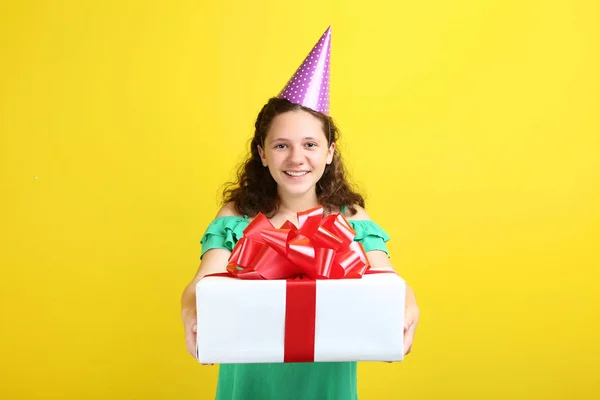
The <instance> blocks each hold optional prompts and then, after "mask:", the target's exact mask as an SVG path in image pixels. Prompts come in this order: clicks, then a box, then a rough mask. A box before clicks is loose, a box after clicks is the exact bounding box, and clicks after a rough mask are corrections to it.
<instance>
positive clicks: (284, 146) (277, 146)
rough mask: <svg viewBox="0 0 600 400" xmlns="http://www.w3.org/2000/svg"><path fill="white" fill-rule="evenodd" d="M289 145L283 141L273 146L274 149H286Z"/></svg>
mask: <svg viewBox="0 0 600 400" xmlns="http://www.w3.org/2000/svg"><path fill="white" fill-rule="evenodd" d="M286 147H287V146H286V145H285V144H283V143H279V144H276V145H275V146H273V148H274V149H285V148H286Z"/></svg>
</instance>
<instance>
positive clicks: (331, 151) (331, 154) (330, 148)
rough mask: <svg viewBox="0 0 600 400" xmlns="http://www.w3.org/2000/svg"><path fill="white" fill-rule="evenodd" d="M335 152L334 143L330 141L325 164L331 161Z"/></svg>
mask: <svg viewBox="0 0 600 400" xmlns="http://www.w3.org/2000/svg"><path fill="white" fill-rule="evenodd" d="M334 153H335V143H331V146H329V150H327V165H329V164H331V162H332V161H333V154H334Z"/></svg>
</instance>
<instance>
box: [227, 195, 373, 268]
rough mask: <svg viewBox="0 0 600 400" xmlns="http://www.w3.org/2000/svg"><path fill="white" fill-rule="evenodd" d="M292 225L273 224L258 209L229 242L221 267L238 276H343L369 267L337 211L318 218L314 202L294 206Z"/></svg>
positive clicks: (319, 211) (360, 247) (320, 214)
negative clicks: (301, 208) (232, 244)
mask: <svg viewBox="0 0 600 400" xmlns="http://www.w3.org/2000/svg"><path fill="white" fill-rule="evenodd" d="M298 225H299V227H298V228H296V226H295V225H294V224H292V223H291V222H290V221H286V222H285V223H284V224H283V225H282V226H281V228H279V229H275V227H274V226H273V224H271V222H270V221H269V220H268V219H267V217H266V216H265V215H264V214H262V213H259V214H258V215H257V216H256V218H254V220H252V222H251V223H250V224H249V225H248V226H247V227H246V229H244V236H243V237H242V238H241V239H240V240H239V241H238V242H237V244H236V245H235V247H234V248H233V251H232V253H231V256H230V257H229V263H230V264H229V265H228V266H227V271H229V273H230V274H231V275H233V276H235V277H237V278H240V279H290V278H309V279H346V278H361V277H362V276H363V274H364V273H365V272H366V271H367V270H368V269H369V267H370V266H369V262H368V260H367V255H366V253H365V251H364V249H363V247H362V245H361V244H360V243H358V242H355V241H354V236H355V235H356V232H355V231H354V230H353V229H352V227H351V226H350V224H349V223H348V221H347V220H346V219H345V218H344V216H343V215H341V214H331V215H329V216H327V217H325V218H323V207H322V206H319V207H316V208H313V209H310V210H306V211H303V212H299V213H298Z"/></svg>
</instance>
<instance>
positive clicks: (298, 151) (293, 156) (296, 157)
mask: <svg viewBox="0 0 600 400" xmlns="http://www.w3.org/2000/svg"><path fill="white" fill-rule="evenodd" d="M289 162H290V163H291V164H294V165H301V164H303V163H304V154H303V153H302V147H301V146H293V147H291V148H290V152H289Z"/></svg>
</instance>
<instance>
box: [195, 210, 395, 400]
mask: <svg viewBox="0 0 600 400" xmlns="http://www.w3.org/2000/svg"><path fill="white" fill-rule="evenodd" d="M348 222H349V223H350V225H351V226H352V228H353V229H354V230H355V231H356V236H355V238H354V240H355V241H357V242H360V243H362V245H363V247H364V249H365V251H366V252H369V251H373V250H380V251H384V252H385V253H386V254H387V253H388V251H387V247H386V242H387V241H388V240H389V239H390V237H389V236H388V235H387V233H385V232H384V231H383V229H381V227H379V225H377V224H376V223H375V222H373V221H370V220H348ZM248 224H249V220H248V217H247V216H244V217H237V216H231V217H219V218H216V219H215V220H213V221H212V223H211V224H210V225H209V226H208V228H207V229H206V232H205V233H204V235H203V236H202V239H201V241H200V243H201V244H202V253H201V257H202V256H204V254H205V253H206V252H207V251H208V250H210V249H215V248H219V249H227V250H230V251H231V250H232V249H233V247H234V246H235V244H236V243H237V241H238V240H239V239H240V238H241V237H242V236H243V231H244V229H245V228H246V227H247V226H248ZM388 257H389V254H388ZM357 398H358V394H357V385H356V362H334V363H276V364H271V363H266V364H222V365H221V366H220V369H219V378H218V381H217V393H216V399H217V400H254V399H256V400H270V399H273V400H275V399H277V400H292V399H293V400H352V399H357Z"/></svg>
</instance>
